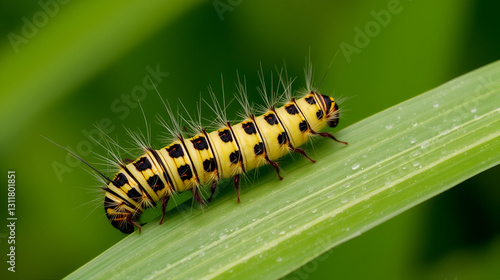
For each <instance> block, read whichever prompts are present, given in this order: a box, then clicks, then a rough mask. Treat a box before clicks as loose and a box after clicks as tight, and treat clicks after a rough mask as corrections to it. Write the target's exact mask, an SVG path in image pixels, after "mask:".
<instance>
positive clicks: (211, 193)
mask: <svg viewBox="0 0 500 280" xmlns="http://www.w3.org/2000/svg"><path fill="white" fill-rule="evenodd" d="M216 189H217V181H213V182H212V186H210V197H209V198H208V199H207V201H208V202H210V201H212V198H213V197H214V194H215V190H216Z"/></svg>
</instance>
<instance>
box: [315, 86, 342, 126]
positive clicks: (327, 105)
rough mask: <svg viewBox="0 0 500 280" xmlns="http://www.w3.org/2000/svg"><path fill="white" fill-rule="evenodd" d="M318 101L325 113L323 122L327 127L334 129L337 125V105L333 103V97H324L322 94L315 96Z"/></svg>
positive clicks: (338, 115) (338, 114)
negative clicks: (324, 121)
mask: <svg viewBox="0 0 500 280" xmlns="http://www.w3.org/2000/svg"><path fill="white" fill-rule="evenodd" d="M316 95H317V96H318V98H319V100H320V106H321V108H322V109H323V112H325V113H326V114H325V120H326V123H327V124H328V126H329V127H336V126H337V125H338V124H339V117H340V111H339V105H338V104H337V103H336V102H335V100H334V99H333V97H330V96H327V95H324V94H318V93H317V94H316Z"/></svg>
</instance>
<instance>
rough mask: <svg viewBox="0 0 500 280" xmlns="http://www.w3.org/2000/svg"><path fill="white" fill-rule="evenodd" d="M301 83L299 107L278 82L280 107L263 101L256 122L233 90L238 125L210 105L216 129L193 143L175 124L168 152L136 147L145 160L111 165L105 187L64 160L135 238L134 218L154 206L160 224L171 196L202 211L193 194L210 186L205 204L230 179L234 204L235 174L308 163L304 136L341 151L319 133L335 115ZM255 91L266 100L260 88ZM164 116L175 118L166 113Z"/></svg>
mask: <svg viewBox="0 0 500 280" xmlns="http://www.w3.org/2000/svg"><path fill="white" fill-rule="evenodd" d="M306 75H307V71H306ZM307 78H309V80H308V89H307V90H306V91H305V93H303V94H302V97H301V98H298V99H296V98H292V97H291V89H290V88H291V81H287V82H284V81H283V80H282V79H280V80H281V83H282V84H283V89H284V92H285V93H287V102H285V104H284V105H282V106H281V107H278V108H277V107H275V106H274V104H271V102H269V101H267V102H266V103H267V107H266V108H265V109H264V110H263V111H264V113H263V114H261V115H260V116H255V115H254V114H253V113H252V110H251V109H250V105H249V104H248V100H246V90H245V88H244V87H243V86H242V85H241V83H240V84H239V85H238V91H239V93H240V95H241V96H240V98H239V101H240V103H241V104H242V105H243V107H244V109H245V119H244V120H243V121H242V122H240V123H237V124H231V123H230V122H229V121H227V120H226V119H225V117H224V116H223V115H224V109H225V108H220V107H217V106H215V105H216V104H215V103H214V107H215V108H212V109H213V110H214V111H216V112H218V113H219V114H220V115H221V116H219V122H218V123H219V128H218V129H216V130H215V131H212V132H207V131H206V130H205V129H203V128H201V127H200V128H199V129H197V130H198V133H197V134H196V135H194V136H192V137H190V138H186V137H184V136H183V134H182V132H181V131H180V129H179V125H178V124H177V125H176V128H174V129H169V128H168V127H167V129H168V130H170V131H171V132H172V134H173V135H174V139H175V140H174V141H173V142H172V143H171V144H169V145H168V146H166V147H164V148H161V149H159V150H154V149H153V148H151V147H149V146H147V145H145V144H143V145H141V146H142V148H143V150H144V154H143V155H141V156H140V157H139V158H137V159H136V160H123V161H118V160H116V161H117V164H118V167H119V170H118V172H117V173H116V174H115V176H114V177H113V179H112V180H111V179H109V178H108V177H106V176H105V175H103V174H102V173H101V172H99V171H98V170H96V169H95V168H94V167H92V166H90V165H89V164H88V163H86V162H85V161H83V160H82V159H81V158H79V157H78V156H76V155H75V154H74V153H72V152H70V151H68V152H69V153H70V154H72V155H73V156H74V157H76V158H77V159H79V160H81V161H82V162H84V163H85V164H87V165H88V166H89V167H91V168H92V169H93V170H94V171H96V172H97V173H98V174H99V175H100V176H101V177H103V178H104V180H105V182H106V184H107V185H106V187H103V188H102V189H103V190H104V191H105V200H104V209H105V212H106V216H107V218H108V219H109V221H110V222H111V224H112V225H113V226H114V227H115V228H117V229H119V230H120V231H121V232H123V233H132V232H133V231H134V230H135V228H138V229H139V231H140V230H141V225H140V224H139V222H138V220H139V217H140V216H141V214H142V213H143V212H144V210H145V209H146V208H149V207H156V205H157V203H158V202H160V201H161V208H162V218H161V221H160V224H161V223H163V220H164V218H165V211H166V207H167V202H168V201H169V198H170V197H171V196H172V195H173V194H175V193H179V192H183V191H187V190H191V191H192V192H193V196H194V198H195V199H196V200H197V201H198V202H199V203H203V202H204V200H203V199H202V198H201V196H200V187H201V186H203V185H211V195H210V198H208V201H210V200H211V199H212V197H213V195H214V192H215V190H216V186H217V184H218V182H219V181H220V180H222V179H225V178H233V182H234V186H235V187H236V190H237V193H238V202H240V197H239V184H240V174H242V173H245V172H248V171H250V170H252V169H255V168H257V167H259V166H262V165H264V164H270V165H271V166H272V167H273V168H274V169H275V170H276V172H277V174H278V177H279V179H280V180H281V179H282V177H281V176H280V174H279V167H278V164H277V163H276V162H275V160H277V159H279V158H281V157H283V156H284V155H286V154H287V153H288V152H289V151H293V152H297V153H299V154H301V155H303V156H305V157H306V158H307V159H309V160H310V161H311V162H315V161H314V160H312V159H311V158H309V157H308V156H307V154H306V153H305V151H304V150H302V149H300V148H298V147H299V146H301V145H303V144H304V143H306V142H307V141H308V140H309V138H310V137H311V136H315V135H318V136H322V137H328V138H331V139H333V140H335V141H337V142H340V143H343V144H346V145H347V143H346V142H342V141H339V140H337V139H336V138H335V137H334V136H333V135H332V134H330V133H327V132H319V131H320V130H321V129H322V128H324V127H325V126H326V125H328V126H330V127H336V126H337V124H338V121H339V113H340V112H339V107H338V104H337V103H336V102H335V100H334V99H333V98H332V97H330V96H326V95H323V94H320V93H319V92H318V91H317V90H316V91H315V90H312V89H311V87H310V78H311V77H310V76H308V77H307ZM262 79H263V78H262ZM262 83H263V91H264V93H265V85H264V82H263V80H262ZM217 108H218V109H217ZM169 115H170V117H171V118H174V116H173V114H172V112H171V111H169ZM136 140H137V139H136ZM137 142H140V141H137Z"/></svg>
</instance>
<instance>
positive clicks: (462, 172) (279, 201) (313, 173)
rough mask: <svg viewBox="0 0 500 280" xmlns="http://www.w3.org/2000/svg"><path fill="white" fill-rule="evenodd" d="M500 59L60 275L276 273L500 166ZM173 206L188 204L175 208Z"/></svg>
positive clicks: (173, 214) (235, 275) (242, 276)
mask: <svg viewBox="0 0 500 280" xmlns="http://www.w3.org/2000/svg"><path fill="white" fill-rule="evenodd" d="M499 81H500V61H497V62H495V63H492V64H490V65H487V66H485V67H482V68H480V69H478V70H475V71H473V72H471V73H469V74H466V75H464V76H462V77H459V78H457V79H455V80H452V81H450V82H448V83H446V84H444V85H442V86H440V87H438V88H436V89H433V90H431V91H429V92H427V93H424V94H422V95H420V96H417V97H415V98H412V99H410V100H408V101H406V102H403V103H401V104H399V105H396V106H394V107H391V108H389V109H387V110H385V111H383V112H380V113H378V114H376V115H374V116H371V117H369V118H367V119H364V120H362V121H360V122H358V123H356V124H354V125H352V126H350V127H348V128H345V129H343V130H341V131H339V132H337V133H336V134H335V135H336V136H337V137H338V138H339V139H342V140H344V141H348V142H349V146H347V147H346V146H343V145H340V144H338V143H335V142H330V141H328V140H326V139H321V140H319V141H318V142H317V143H318V144H319V145H320V146H319V147H317V149H316V159H317V163H315V164H311V163H309V162H308V161H307V160H304V159H302V158H300V159H296V160H295V161H294V162H293V163H291V164H288V165H286V164H285V165H283V166H284V170H283V175H284V177H285V179H284V180H283V181H279V180H278V179H277V178H276V176H275V175H274V174H267V175H266V176H264V178H261V179H259V180H258V182H257V183H256V184H254V185H251V186H249V185H247V187H245V188H244V191H243V193H242V195H241V198H242V203H241V204H237V203H236V198H235V196H234V195H230V194H226V195H219V197H217V198H216V199H215V200H214V201H213V203H211V204H210V205H208V206H206V207H204V208H203V209H200V208H199V207H195V208H192V209H191V210H189V209H187V210H186V209H176V210H173V211H171V212H169V213H168V215H167V220H166V222H165V223H164V224H163V225H158V223H157V220H156V221H154V222H151V223H149V224H147V225H146V226H145V227H144V228H143V232H142V234H139V233H138V232H135V233H134V234H131V235H130V236H128V237H126V238H124V239H123V240H122V241H121V242H119V243H118V244H116V245H115V246H113V247H112V248H110V249H109V250H107V251H106V252H104V253H103V254H101V255H100V256H98V257H97V258H95V259H94V260H92V261H91V262H89V263H88V264H86V265H85V266H83V267H82V268H80V269H78V270H77V271H75V272H74V273H73V274H71V275H69V277H68V279H86V278H95V279H112V278H120V279H122V278H127V279H152V278H154V277H158V278H161V279H166V278H169V279H170V278H171V279H185V278H194V279H200V278H214V277H218V278H235V279H274V278H278V277H282V276H284V275H286V274H288V273H290V272H292V271H294V270H295V269H297V268H298V267H300V266H301V265H303V264H305V263H306V262H308V261H310V260H312V259H314V258H315V257H317V256H319V255H320V254H322V253H323V252H325V251H327V250H329V249H331V248H332V247H334V246H336V245H338V244H340V243H342V242H345V241H347V240H349V239H351V238H354V237H356V236H358V235H360V234H361V233H363V232H365V231H367V230H369V229H370V228H373V227H374V226H376V225H378V224H380V223H382V222H383V221H386V220H388V219H390V218H391V217H394V216H395V215H397V214H399V213H401V212H402V211H404V210H406V209H408V208H410V207H412V206H415V205H416V204H418V203H420V202H422V201H425V200H426V199H429V198H430V197H432V196H435V195H436V194H438V193H441V192H443V191H445V190H447V189H449V188H451V187H453V186H455V185H457V184H458V183H460V182H462V181H464V180H465V179H467V178H470V177H472V176H474V175H475V174H477V173H479V172H481V171H484V170H486V169H488V168H490V167H493V166H495V165H497V164H498V163H499V162H500V83H499ZM181 206H182V207H180V208H191V206H190V204H183V205H181Z"/></svg>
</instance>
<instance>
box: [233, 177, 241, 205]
mask: <svg viewBox="0 0 500 280" xmlns="http://www.w3.org/2000/svg"><path fill="white" fill-rule="evenodd" d="M233 183H234V187H235V188H236V193H237V195H238V203H240V174H237V175H235V176H234V177H233Z"/></svg>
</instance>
